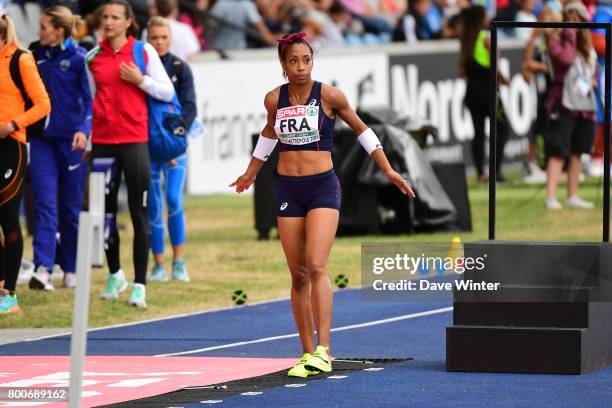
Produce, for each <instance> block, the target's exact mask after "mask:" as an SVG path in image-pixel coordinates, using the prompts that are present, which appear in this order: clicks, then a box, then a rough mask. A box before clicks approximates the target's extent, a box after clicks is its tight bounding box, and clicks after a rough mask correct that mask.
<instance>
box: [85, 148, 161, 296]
mask: <svg viewBox="0 0 612 408" xmlns="http://www.w3.org/2000/svg"><path fill="white" fill-rule="evenodd" d="M93 157H94V159H96V158H102V157H112V158H114V159H115V160H116V161H117V163H118V165H119V169H118V170H119V171H118V172H117V178H116V179H115V180H114V183H112V186H111V189H110V191H109V192H108V194H107V195H106V202H105V204H104V205H105V212H106V213H112V214H115V215H117V197H118V194H119V185H120V184H121V173H122V172H123V174H124V175H125V183H126V185H127V191H128V206H129V209H130V217H131V218H132V227H133V228H134V244H133V255H134V272H135V275H136V277H135V282H136V283H142V284H145V283H146V277H147V263H148V260H149V242H150V230H149V219H148V217H147V194H148V190H149V183H150V181H151V160H150V158H149V146H148V144H147V143H125V144H118V145H107V144H94V145H93ZM106 260H107V262H108V268H109V270H110V272H111V273H116V272H117V271H119V269H121V264H120V259H119V232H118V230H117V228H115V229H114V230H113V231H111V237H110V240H109V245H108V248H107V249H106Z"/></svg>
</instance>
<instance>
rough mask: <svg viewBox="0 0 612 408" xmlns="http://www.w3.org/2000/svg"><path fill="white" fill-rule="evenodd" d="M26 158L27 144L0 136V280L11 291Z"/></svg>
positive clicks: (18, 252)
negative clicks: (0, 236) (1, 239)
mask: <svg viewBox="0 0 612 408" xmlns="http://www.w3.org/2000/svg"><path fill="white" fill-rule="evenodd" d="M27 161H28V152H27V148H26V145H25V144H23V143H19V142H18V141H17V140H15V139H13V138H11V137H6V138H4V139H0V228H1V229H2V235H3V237H4V240H3V242H2V241H0V280H4V288H5V289H7V290H9V291H11V292H14V291H15V286H16V284H17V275H19V268H20V266H21V257H22V256H23V238H22V236H21V226H20V225H19V205H20V203H21V190H22V186H23V179H24V175H25V168H26V165H27Z"/></svg>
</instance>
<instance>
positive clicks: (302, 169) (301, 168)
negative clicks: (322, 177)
mask: <svg viewBox="0 0 612 408" xmlns="http://www.w3.org/2000/svg"><path fill="white" fill-rule="evenodd" d="M333 167H334V164H333V163H332V158H331V152H327V151H320V152H319V151H312V150H295V151H289V152H281V153H280V154H279V159H278V167H277V171H278V174H280V175H282V176H312V175H315V174H321V173H325V172H326V171H329V170H331V169H332V168H333Z"/></svg>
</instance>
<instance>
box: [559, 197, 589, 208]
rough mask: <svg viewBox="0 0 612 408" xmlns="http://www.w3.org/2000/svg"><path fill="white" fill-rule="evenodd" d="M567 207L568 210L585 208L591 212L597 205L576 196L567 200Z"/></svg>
mask: <svg viewBox="0 0 612 408" xmlns="http://www.w3.org/2000/svg"><path fill="white" fill-rule="evenodd" d="M565 206H566V207H568V208H584V209H587V210H590V209H591V208H594V207H595V204H593V203H592V202H590V201H585V200H583V199H582V198H580V197H578V196H577V195H575V196H573V197H569V198H568V199H567V200H565Z"/></svg>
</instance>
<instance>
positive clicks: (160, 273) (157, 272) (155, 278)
mask: <svg viewBox="0 0 612 408" xmlns="http://www.w3.org/2000/svg"><path fill="white" fill-rule="evenodd" d="M147 280H148V281H152V282H166V281H167V280H168V272H166V268H164V264H155V266H154V267H153V269H152V270H151V274H150V275H149V277H148V278H147Z"/></svg>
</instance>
